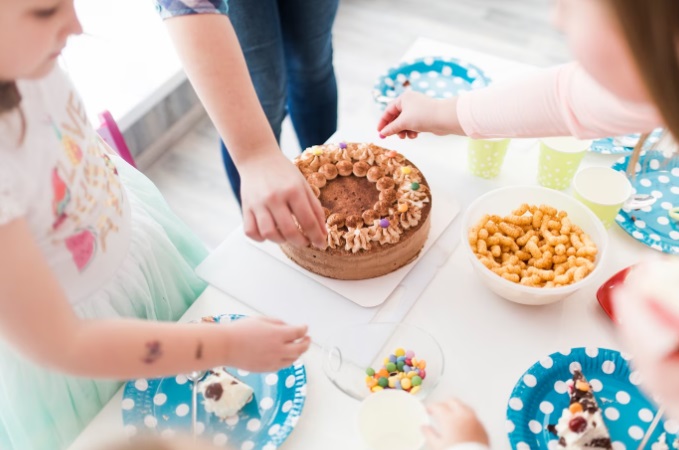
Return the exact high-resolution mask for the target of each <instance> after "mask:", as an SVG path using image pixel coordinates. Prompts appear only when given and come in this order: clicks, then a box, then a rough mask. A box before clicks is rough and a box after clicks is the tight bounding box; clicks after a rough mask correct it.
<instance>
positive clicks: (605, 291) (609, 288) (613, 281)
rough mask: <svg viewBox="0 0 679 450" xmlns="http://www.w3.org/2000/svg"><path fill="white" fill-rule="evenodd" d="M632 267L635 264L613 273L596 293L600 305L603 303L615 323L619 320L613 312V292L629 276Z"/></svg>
mask: <svg viewBox="0 0 679 450" xmlns="http://www.w3.org/2000/svg"><path fill="white" fill-rule="evenodd" d="M632 267H633V266H630V267H627V268H626V269H622V270H621V271H620V272H618V273H616V274H615V275H613V276H612V277H611V278H609V279H608V281H606V282H605V283H604V284H602V285H601V287H600V288H599V290H598V291H597V293H596V298H597V300H599V305H601V308H602V309H603V310H604V311H605V312H606V314H608V317H610V318H611V320H613V321H614V322H615V323H618V321H617V319H616V318H615V314H614V312H613V292H615V290H616V289H617V288H618V287H620V285H621V284H622V283H623V282H624V281H625V278H627V274H628V273H629V271H630V269H631V268H632Z"/></svg>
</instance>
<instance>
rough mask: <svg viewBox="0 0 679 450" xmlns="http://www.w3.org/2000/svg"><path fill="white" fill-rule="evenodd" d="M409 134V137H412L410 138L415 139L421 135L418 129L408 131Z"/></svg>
mask: <svg viewBox="0 0 679 450" xmlns="http://www.w3.org/2000/svg"><path fill="white" fill-rule="evenodd" d="M407 134H408V138H410V139H415V138H417V136H418V135H419V133H418V132H417V131H407Z"/></svg>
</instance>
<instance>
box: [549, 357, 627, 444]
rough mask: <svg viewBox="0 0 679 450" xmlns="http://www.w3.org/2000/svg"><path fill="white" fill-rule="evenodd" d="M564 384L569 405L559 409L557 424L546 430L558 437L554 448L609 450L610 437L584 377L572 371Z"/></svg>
mask: <svg viewBox="0 0 679 450" xmlns="http://www.w3.org/2000/svg"><path fill="white" fill-rule="evenodd" d="M568 385H569V390H570V404H569V406H568V408H565V409H564V410H563V413H562V414H561V418H559V421H558V422H557V424H556V425H549V427H548V429H549V431H551V432H552V433H554V434H556V436H557V437H558V438H559V443H558V448H563V449H568V450H585V449H595V448H599V449H612V448H613V447H612V446H611V436H610V434H609V433H608V428H607V427H606V424H605V423H604V419H603V416H602V414H601V409H600V408H599V404H598V403H597V401H596V399H595V398H594V394H593V392H592V387H591V385H590V384H589V382H587V379H586V378H585V376H584V375H583V374H582V372H580V371H579V370H576V371H575V373H573V379H572V380H571V381H569V383H568Z"/></svg>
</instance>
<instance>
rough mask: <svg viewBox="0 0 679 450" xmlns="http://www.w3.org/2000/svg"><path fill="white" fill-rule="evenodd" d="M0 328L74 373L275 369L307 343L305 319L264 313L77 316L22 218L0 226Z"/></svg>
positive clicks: (46, 361)
mask: <svg viewBox="0 0 679 450" xmlns="http://www.w3.org/2000/svg"><path fill="white" fill-rule="evenodd" d="M0 249H2V251H0V334H1V335H2V336H3V337H4V338H5V339H6V340H8V341H9V342H10V343H11V344H12V345H13V346H14V347H15V348H17V349H18V351H20V352H21V353H23V354H24V355H26V356H27V357H28V358H29V359H32V360H34V361H36V362H37V363H39V364H42V365H45V366H49V367H52V368H55V369H58V370H60V371H63V372H68V373H70V374H74V375H81V376H87V377H102V378H120V379H123V378H135V377H156V376H165V375H172V374H177V373H186V372H190V371H192V370H199V369H208V368H211V367H215V366H219V365H230V366H235V367H239V368H243V369H247V370H253V371H269V370H275V369H279V368H281V367H284V366H286V365H289V364H291V363H292V362H294V361H295V360H296V359H297V358H298V357H299V356H300V355H301V354H302V353H304V352H305V351H306V350H307V348H308V346H309V342H310V341H309V338H308V337H306V336H305V335H306V327H302V326H298V327H293V326H287V325H284V324H283V323H282V322H279V321H274V320H269V319H247V320H242V321H238V322H235V323H233V324H229V325H215V324H175V323H158V322H149V321H142V320H123V319H121V320H81V319H79V318H77V317H76V316H75V314H74V313H73V310H72V307H71V305H70V304H69V302H68V300H67V299H66V297H65V295H64V293H63V291H62V289H61V286H60V285H59V283H58V282H57V280H56V278H55V277H54V276H53V274H52V272H51V271H50V268H49V267H48V265H47V263H46V262H45V260H44V258H43V256H42V254H41V253H40V249H39V248H38V247H37V245H36V244H35V242H34V241H33V238H32V236H31V234H30V231H29V228H28V225H27V224H26V222H25V220H24V219H17V220H14V221H12V222H10V223H8V224H7V225H3V226H0Z"/></svg>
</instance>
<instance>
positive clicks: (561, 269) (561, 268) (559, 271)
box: [554, 264, 568, 276]
mask: <svg viewBox="0 0 679 450" xmlns="http://www.w3.org/2000/svg"><path fill="white" fill-rule="evenodd" d="M567 270H568V265H567V264H559V265H558V266H555V267H554V275H557V276H558V275H563V274H564V273H566V271H567Z"/></svg>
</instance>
